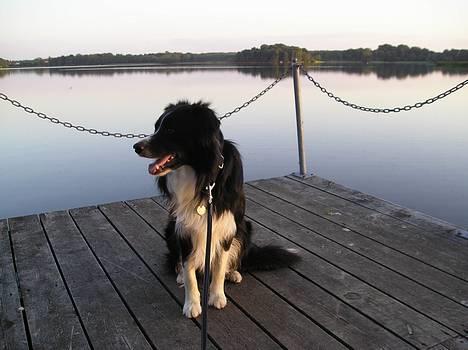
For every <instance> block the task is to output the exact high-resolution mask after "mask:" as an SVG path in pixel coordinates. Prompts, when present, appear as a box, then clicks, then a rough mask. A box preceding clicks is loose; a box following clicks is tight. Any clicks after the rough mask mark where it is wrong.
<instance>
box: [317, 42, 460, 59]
mask: <svg viewBox="0 0 468 350" xmlns="http://www.w3.org/2000/svg"><path fill="white" fill-rule="evenodd" d="M312 54H313V55H314V57H315V58H316V59H317V60H319V61H354V62H366V63H367V62H370V61H373V62H434V63H437V62H468V50H455V49H452V50H444V51H443V52H434V51H431V50H428V49H422V48H420V47H416V46H413V47H409V46H408V45H398V46H393V45H389V44H384V45H380V46H379V47H378V48H377V49H376V50H371V49H368V48H366V49H363V48H360V49H348V50H320V51H312Z"/></svg>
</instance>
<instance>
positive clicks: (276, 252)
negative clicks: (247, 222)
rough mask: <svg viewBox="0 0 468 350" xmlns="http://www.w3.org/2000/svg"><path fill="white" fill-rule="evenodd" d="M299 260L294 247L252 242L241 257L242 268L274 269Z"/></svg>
mask: <svg viewBox="0 0 468 350" xmlns="http://www.w3.org/2000/svg"><path fill="white" fill-rule="evenodd" d="M300 260H301V257H300V256H299V255H298V254H297V250H296V249H286V248H283V247H280V246H277V245H267V246H263V247H259V246H257V245H255V244H253V243H252V244H251V245H250V247H249V250H248V251H247V254H246V255H244V257H243V259H242V270H243V271H266V270H275V269H279V268H282V267H288V266H291V265H294V264H296V263H298V262H299V261H300Z"/></svg>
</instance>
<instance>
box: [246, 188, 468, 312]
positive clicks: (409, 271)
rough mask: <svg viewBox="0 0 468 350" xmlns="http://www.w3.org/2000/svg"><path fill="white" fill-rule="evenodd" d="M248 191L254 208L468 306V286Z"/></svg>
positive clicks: (281, 203)
mask: <svg viewBox="0 0 468 350" xmlns="http://www.w3.org/2000/svg"><path fill="white" fill-rule="evenodd" d="M245 190H246V194H247V196H248V198H249V199H250V201H251V204H252V206H253V208H256V206H255V205H254V203H258V204H260V205H262V206H264V207H266V208H269V210H273V211H274V212H276V213H278V214H279V215H283V216H285V217H286V218H289V219H291V220H293V221H294V222H296V223H298V224H300V225H302V227H303V228H304V227H305V228H308V229H310V230H312V231H314V232H315V233H317V234H319V235H322V236H323V237H325V238H327V239H329V240H331V241H332V242H335V243H338V244H340V245H341V247H343V248H344V249H345V250H352V251H353V252H356V253H358V254H360V255H362V256H365V257H367V258H369V259H371V260H372V261H375V262H377V263H379V264H381V265H383V266H385V267H388V268H390V269H392V270H394V271H397V272H398V273H400V274H402V275H404V276H407V277H409V278H411V279H413V280H415V281H417V282H419V283H421V284H423V285H425V286H427V287H429V288H431V289H433V290H435V291H437V292H438V293H441V294H443V295H445V296H446V297H448V298H450V299H452V300H454V301H456V302H458V303H460V304H462V305H464V306H468V283H467V282H465V281H462V280H460V279H458V278H455V277H453V276H451V275H449V274H447V273H445V272H443V271H440V270H438V269H435V268H434V267H432V266H430V265H427V264H425V263H423V262H421V261H419V260H416V259H414V258H412V257H410V256H408V255H405V254H401V253H400V252H399V251H397V250H394V249H391V248H389V247H387V246H385V245H382V244H380V243H379V242H376V241H374V240H372V239H369V238H367V237H365V236H362V235H360V234H358V233H356V232H354V231H352V230H349V229H346V228H344V227H343V226H340V225H337V224H335V223H332V222H330V221H329V220H326V219H324V218H322V217H320V216H317V215H315V214H312V213H310V212H308V211H306V210H304V209H302V208H299V207H297V206H295V205H293V204H290V203H288V202H286V201H283V200H281V199H278V198H276V197H273V196H271V195H270V194H267V193H265V192H262V191H260V190H258V189H256V188H254V187H252V186H246V188H245ZM337 249H338V248H337Z"/></svg>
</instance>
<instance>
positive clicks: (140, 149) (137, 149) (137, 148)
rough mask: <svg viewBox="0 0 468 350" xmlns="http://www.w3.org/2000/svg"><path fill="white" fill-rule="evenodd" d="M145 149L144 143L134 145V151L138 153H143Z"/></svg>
mask: <svg viewBox="0 0 468 350" xmlns="http://www.w3.org/2000/svg"><path fill="white" fill-rule="evenodd" d="M144 148H145V147H144V146H143V142H137V143H135V144H134V145H133V149H134V150H135V152H136V153H138V154H140V153H141V152H143V149H144Z"/></svg>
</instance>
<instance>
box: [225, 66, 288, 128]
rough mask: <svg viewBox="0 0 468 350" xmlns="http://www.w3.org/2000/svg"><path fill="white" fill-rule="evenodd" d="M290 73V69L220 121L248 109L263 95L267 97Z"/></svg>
mask: <svg viewBox="0 0 468 350" xmlns="http://www.w3.org/2000/svg"><path fill="white" fill-rule="evenodd" d="M288 73H289V69H288V70H286V71H285V72H284V73H283V74H281V75H280V76H279V77H278V78H277V79H276V80H275V81H274V82H272V83H271V84H270V85H268V86H267V87H266V88H265V89H264V90H262V91H260V93H258V94H257V95H255V96H254V97H252V98H251V99H250V100H248V101H247V102H245V103H244V104H242V105H241V106H239V107H237V108H235V109H233V110H232V111H230V112H227V113H226V114H224V115H223V116H222V117H220V118H219V120H223V119H225V118H229V117H230V116H231V115H233V114H234V113H237V112H239V111H240V110H241V109H242V108H245V107H248V106H249V105H250V104H251V103H252V102H255V101H257V100H258V99H259V98H260V97H262V96H263V95H265V94H266V93H267V92H268V91H270V90H271V89H272V88H273V87H274V86H275V85H276V84H278V83H279V82H280V81H281V80H283V78H285V77H286V76H287V75H288Z"/></svg>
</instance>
